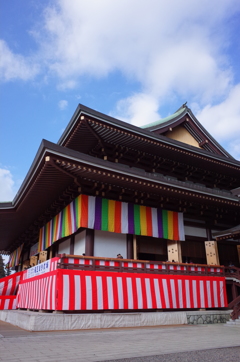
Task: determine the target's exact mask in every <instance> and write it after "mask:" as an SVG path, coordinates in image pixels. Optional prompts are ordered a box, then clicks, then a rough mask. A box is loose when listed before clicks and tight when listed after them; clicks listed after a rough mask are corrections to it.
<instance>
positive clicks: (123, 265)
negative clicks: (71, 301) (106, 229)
mask: <svg viewBox="0 0 240 362" xmlns="http://www.w3.org/2000/svg"><path fill="white" fill-rule="evenodd" d="M59 257H60V260H59V262H58V268H64V269H81V270H86V269H87V270H101V271H115V272H123V271H124V272H134V273H156V274H187V275H189V274H190V275H199V274H200V275H206V276H210V275H214V276H224V274H225V270H224V266H222V265H206V264H188V263H177V262H161V261H149V260H134V259H118V258H106V257H96V256H82V255H66V254H61V255H59ZM71 259H73V260H75V262H72V261H71Z"/></svg>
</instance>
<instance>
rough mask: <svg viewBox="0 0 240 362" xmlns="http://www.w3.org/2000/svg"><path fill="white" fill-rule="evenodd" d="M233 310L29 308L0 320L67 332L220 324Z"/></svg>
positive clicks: (4, 313) (31, 328)
mask: <svg viewBox="0 0 240 362" xmlns="http://www.w3.org/2000/svg"><path fill="white" fill-rule="evenodd" d="M230 313H231V310H224V311H219V310H218V311H183V312H160V311H159V312H136V313H91V314H64V313H61V314H54V313H41V312H32V311H25V310H2V311H0V320H1V321H3V322H7V323H10V324H12V325H14V326H18V327H20V328H23V329H25V330H28V331H59V330H61V331H63V330H65V331H66V330H81V329H102V328H122V327H148V326H163V325H184V324H217V323H226V322H227V321H228V320H229V319H230Z"/></svg>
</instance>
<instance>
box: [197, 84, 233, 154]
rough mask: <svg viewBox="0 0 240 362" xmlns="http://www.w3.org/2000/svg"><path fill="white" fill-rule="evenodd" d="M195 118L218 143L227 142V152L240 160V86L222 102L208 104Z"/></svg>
mask: <svg viewBox="0 0 240 362" xmlns="http://www.w3.org/2000/svg"><path fill="white" fill-rule="evenodd" d="M196 116H197V118H198V119H199V121H200V122H201V123H202V124H203V125H204V126H205V128H206V129H207V130H208V131H209V132H210V133H211V134H212V135H213V136H214V137H215V138H216V139H217V140H218V141H219V142H220V143H222V142H228V148H229V152H230V153H231V154H232V155H233V156H235V157H236V158H238V159H240V84H238V85H236V86H234V87H233V88H232V89H231V91H230V92H229V94H228V96H227V97H226V99H225V100H224V101H223V102H221V103H219V104H217V105H211V104H208V105H207V106H205V107H204V108H203V109H202V110H201V111H199V112H198V114H197V115H196Z"/></svg>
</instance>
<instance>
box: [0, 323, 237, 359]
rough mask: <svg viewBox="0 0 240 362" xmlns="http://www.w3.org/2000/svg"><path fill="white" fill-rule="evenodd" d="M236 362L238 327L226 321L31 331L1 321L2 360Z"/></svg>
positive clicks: (0, 353) (0, 349)
mask: <svg viewBox="0 0 240 362" xmlns="http://www.w3.org/2000/svg"><path fill="white" fill-rule="evenodd" d="M116 360H117V361H118V362H130V361H132V362H156V361H158V362H173V361H176V362H183V361H184V362H188V361H189V362H190V361H191V362H204V361H206V362H219V361H221V362H225V361H226V362H238V361H240V331H239V329H238V328H235V327H226V326H224V325H221V324H218V325H200V326H164V327H145V328H143V327H141V328H121V329H104V330H85V331H83V330H81V331H68V332H66V331H62V332H28V331H24V330H22V329H20V328H18V327H14V326H12V325H10V324H8V323H5V322H1V321H0V361H6V362H20V361H25V362H27V361H31V362H52V361H70V362H73V361H76V362H94V361H95V362H96V361H108V362H110V361H116Z"/></svg>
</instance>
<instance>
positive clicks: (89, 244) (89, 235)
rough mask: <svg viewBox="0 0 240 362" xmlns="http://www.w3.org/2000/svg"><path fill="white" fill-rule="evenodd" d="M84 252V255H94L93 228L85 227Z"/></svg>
mask: <svg viewBox="0 0 240 362" xmlns="http://www.w3.org/2000/svg"><path fill="white" fill-rule="evenodd" d="M85 254H86V256H94V230H93V229H86V240H85Z"/></svg>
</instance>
